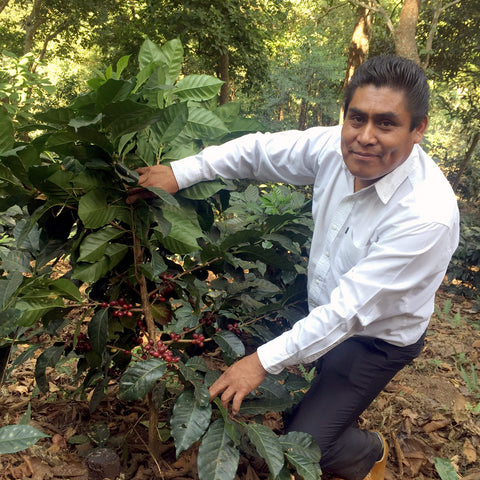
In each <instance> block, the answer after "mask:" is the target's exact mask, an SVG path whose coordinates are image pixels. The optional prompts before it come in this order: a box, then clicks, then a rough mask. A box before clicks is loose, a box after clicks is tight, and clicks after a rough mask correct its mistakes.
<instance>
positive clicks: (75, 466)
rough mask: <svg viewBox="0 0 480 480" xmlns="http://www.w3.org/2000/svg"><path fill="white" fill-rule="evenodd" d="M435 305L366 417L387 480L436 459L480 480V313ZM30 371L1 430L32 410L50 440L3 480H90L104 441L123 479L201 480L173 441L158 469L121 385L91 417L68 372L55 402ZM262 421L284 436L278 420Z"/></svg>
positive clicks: (1, 463)
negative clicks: (382, 440)
mask: <svg viewBox="0 0 480 480" xmlns="http://www.w3.org/2000/svg"><path fill="white" fill-rule="evenodd" d="M437 306H438V307H437V308H438V312H437V314H435V315H434V316H433V318H432V322H431V325H430V328H429V330H428V335H427V337H426V343H425V348H424V351H423V353H422V355H421V356H420V357H419V358H418V359H416V360H415V361H414V362H412V363H411V364H410V365H408V366H407V367H406V368H404V369H403V370H402V371H401V372H399V373H398V374H397V375H396V376H395V377H394V379H393V380H392V381H391V382H390V384H389V385H388V386H387V388H386V389H385V391H384V392H382V393H381V394H380V395H379V396H378V398H377V399H376V400H375V402H374V403H373V404H372V405H371V406H370V408H369V409H368V410H367V411H366V412H364V414H363V415H362V417H361V424H362V427H364V428H369V429H379V430H381V431H382V433H383V434H384V435H385V437H386V439H387V442H388V444H389V446H390V454H389V457H388V463H387V475H386V480H397V479H402V480H431V479H439V478H441V477H440V475H439V473H438V472H437V470H436V468H435V464H434V462H435V458H436V457H437V458H442V459H448V460H449V461H450V462H451V463H452V465H453V466H454V467H455V469H456V471H457V474H458V478H460V479H463V480H480V406H479V405H480V381H479V379H478V377H477V375H478V372H480V330H479V328H480V312H478V311H476V309H475V308H473V306H472V304H471V302H469V301H467V300H465V299H463V298H462V297H454V296H452V295H450V294H447V293H446V292H444V291H440V292H439V293H438V296H437ZM33 371H34V362H33V361H29V362H26V363H25V364H23V365H22V366H20V367H18V368H17V369H16V370H15V371H14V372H13V373H12V374H11V376H10V377H9V378H8V380H7V381H6V382H5V383H4V385H3V386H2V388H1V391H0V426H2V425H7V424H13V423H18V422H19V421H20V419H21V417H22V415H23V414H24V413H25V411H26V410H27V407H28V404H29V403H30V404H31V408H32V416H31V422H30V424H31V425H33V426H34V427H36V428H38V429H39V430H41V431H43V432H44V433H46V434H48V435H50V437H49V438H45V439H42V440H40V441H38V443H37V444H36V445H34V446H32V447H30V448H29V449H28V450H25V451H22V452H18V453H16V454H11V455H2V456H0V479H2V480H7V479H8V480H9V479H33V480H69V479H70V480H87V479H88V474H87V468H86V466H85V457H86V455H87V454H88V453H89V452H91V451H92V449H93V448H95V441H93V439H96V440H97V444H98V439H99V437H101V436H102V435H104V438H105V439H108V445H109V447H111V448H113V449H116V451H117V453H119V454H120V456H121V457H122V458H124V459H126V460H125V461H123V463H122V468H123V470H122V474H121V476H120V478H122V479H125V480H130V479H133V480H150V479H157V478H158V479H163V480H167V479H176V480H181V479H184V480H192V479H196V478H198V476H197V473H196V453H195V448H191V449H190V450H188V451H186V452H183V453H182V454H181V455H180V457H179V458H178V459H176V458H175V453H174V448H173V445H172V442H171V439H167V440H166V441H165V443H164V444H163V452H162V455H161V460H160V462H159V463H154V462H153V461H152V459H151V457H150V456H149V455H148V452H147V447H146V441H147V430H146V428H145V425H144V422H145V420H146V419H147V418H148V414H147V409H146V407H145V406H143V405H140V404H138V403H137V404H135V405H132V404H126V403H125V402H120V401H119V400H117V398H116V395H115V393H116V387H115V386H112V388H111V390H110V391H109V392H108V394H107V397H106V399H105V400H104V401H103V402H102V404H101V405H100V408H99V409H97V410H96V411H95V412H93V413H90V412H89V408H88V402H87V401H79V400H75V399H71V398H70V399H67V395H66V392H67V391H68V377H69V372H68V371H62V369H60V370H58V369H57V370H52V371H50V373H49V379H50V394H49V395H48V396H44V395H39V394H38V393H36V389H35V386H34V380H33V378H34V375H33ZM32 393H33V395H32ZM264 421H265V424H267V425H268V426H270V427H271V428H273V429H274V430H275V431H280V430H281V420H280V416H279V415H278V414H272V415H268V416H266V417H265V420H264ZM88 438H90V441H88ZM81 439H83V441H80V440H81ZM125 439H127V441H125ZM77 442H78V443H77ZM324 477H325V479H326V480H328V478H327V476H326V475H325V476H324ZM267 478H268V470H267V469H266V468H265V466H264V465H263V464H262V463H261V462H256V461H255V460H253V459H252V458H248V459H247V458H242V459H241V462H240V467H239V470H238V474H237V477H236V480H262V479H267ZM445 478H448V479H450V478H452V477H451V476H449V477H445Z"/></svg>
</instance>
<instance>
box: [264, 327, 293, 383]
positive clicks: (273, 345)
mask: <svg viewBox="0 0 480 480" xmlns="http://www.w3.org/2000/svg"><path fill="white" fill-rule="evenodd" d="M284 335H285V333H284V334H283V335H280V336H279V337H277V338H274V339H273V340H270V341H269V342H267V343H264V344H263V345H261V346H260V347H258V348H257V354H258V358H259V359H260V363H261V364H262V367H263V368H264V369H265V370H266V371H267V372H268V373H272V374H273V375H277V374H278V373H280V372H281V371H282V370H283V369H284V368H285V367H286V366H287V365H283V362H284V361H285V360H286V359H287V357H288V355H287V354H286V353H285V349H284V342H283V338H282V337H283V336H284Z"/></svg>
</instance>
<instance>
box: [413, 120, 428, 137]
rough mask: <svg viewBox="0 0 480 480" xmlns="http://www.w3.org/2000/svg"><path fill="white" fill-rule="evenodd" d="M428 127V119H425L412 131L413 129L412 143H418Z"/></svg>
mask: <svg viewBox="0 0 480 480" xmlns="http://www.w3.org/2000/svg"><path fill="white" fill-rule="evenodd" d="M427 126H428V117H425V118H424V119H423V120H422V121H421V122H420V123H419V124H418V125H417V126H416V127H415V128H414V129H413V132H412V133H413V141H414V142H415V143H420V142H421V141H422V139H423V134H424V133H425V130H426V129H427Z"/></svg>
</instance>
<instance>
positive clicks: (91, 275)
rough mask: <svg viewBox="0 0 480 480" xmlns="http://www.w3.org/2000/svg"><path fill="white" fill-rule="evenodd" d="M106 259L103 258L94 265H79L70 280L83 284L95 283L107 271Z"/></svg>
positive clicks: (105, 257) (107, 262) (107, 263)
mask: <svg viewBox="0 0 480 480" xmlns="http://www.w3.org/2000/svg"><path fill="white" fill-rule="evenodd" d="M108 265H109V261H108V257H107V256H104V257H102V258H101V259H100V260H98V261H97V262H96V263H80V264H78V265H77V266H76V267H75V269H74V270H73V273H72V278H74V279H77V280H80V281H82V282H85V283H89V284H92V283H95V282H96V281H97V280H98V279H99V278H100V277H103V276H104V275H105V274H106V273H107V272H108V270H109V268H108Z"/></svg>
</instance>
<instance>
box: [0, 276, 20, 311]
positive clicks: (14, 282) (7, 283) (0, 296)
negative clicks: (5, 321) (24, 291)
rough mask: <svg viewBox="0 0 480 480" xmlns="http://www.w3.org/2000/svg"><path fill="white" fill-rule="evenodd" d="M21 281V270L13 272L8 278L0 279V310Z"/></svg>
mask: <svg viewBox="0 0 480 480" xmlns="http://www.w3.org/2000/svg"><path fill="white" fill-rule="evenodd" d="M22 282H23V275H22V274H21V272H13V273H12V274H11V275H9V276H8V278H2V279H0V310H4V309H5V308H6V306H7V305H8V304H9V302H10V301H11V300H12V297H14V296H15V293H16V291H17V290H18V288H19V287H20V285H21V284H22Z"/></svg>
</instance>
